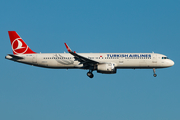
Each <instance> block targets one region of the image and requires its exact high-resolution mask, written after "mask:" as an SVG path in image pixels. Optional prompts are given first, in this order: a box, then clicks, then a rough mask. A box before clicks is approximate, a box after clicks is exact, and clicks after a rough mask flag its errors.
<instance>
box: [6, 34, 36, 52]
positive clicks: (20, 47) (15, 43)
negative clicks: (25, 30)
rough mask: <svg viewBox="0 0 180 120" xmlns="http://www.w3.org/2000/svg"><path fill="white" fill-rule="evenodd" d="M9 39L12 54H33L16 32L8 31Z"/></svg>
mask: <svg viewBox="0 0 180 120" xmlns="http://www.w3.org/2000/svg"><path fill="white" fill-rule="evenodd" d="M8 33H9V38H10V41H11V46H12V50H13V54H15V55H17V54H35V52H33V51H32V50H31V49H30V48H29V47H28V46H27V44H26V43H25V42H24V41H23V39H22V38H21V37H20V36H19V35H18V34H17V33H16V31H8Z"/></svg>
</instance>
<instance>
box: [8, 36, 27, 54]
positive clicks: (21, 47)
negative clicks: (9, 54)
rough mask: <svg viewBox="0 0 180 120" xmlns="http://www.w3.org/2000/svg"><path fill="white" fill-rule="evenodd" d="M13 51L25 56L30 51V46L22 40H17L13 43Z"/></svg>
mask: <svg viewBox="0 0 180 120" xmlns="http://www.w3.org/2000/svg"><path fill="white" fill-rule="evenodd" d="M12 49H13V51H14V52H15V53H16V54H23V53H25V52H26V51H27V50H28V46H27V45H26V44H25V43H24V41H23V40H22V39H21V38H16V39H15V40H14V41H13V42H12Z"/></svg>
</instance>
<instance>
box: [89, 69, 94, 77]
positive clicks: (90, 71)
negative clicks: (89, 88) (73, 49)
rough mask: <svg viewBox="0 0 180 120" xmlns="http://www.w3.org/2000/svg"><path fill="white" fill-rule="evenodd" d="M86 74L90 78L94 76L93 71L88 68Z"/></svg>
mask: <svg viewBox="0 0 180 120" xmlns="http://www.w3.org/2000/svg"><path fill="white" fill-rule="evenodd" d="M87 76H88V77H90V78H93V77H94V75H93V73H92V70H89V72H87Z"/></svg>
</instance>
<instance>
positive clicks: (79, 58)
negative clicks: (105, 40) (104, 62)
mask: <svg viewBox="0 0 180 120" xmlns="http://www.w3.org/2000/svg"><path fill="white" fill-rule="evenodd" d="M64 44H65V46H66V48H67V51H68V52H69V53H70V54H71V55H73V56H74V58H75V60H77V61H79V62H80V64H83V65H85V66H90V65H95V64H98V63H99V62H97V61H94V60H91V59H89V58H86V57H84V56H81V55H78V54H77V53H76V52H75V51H74V52H73V51H72V50H71V49H70V47H69V46H68V45H67V44H66V43H64Z"/></svg>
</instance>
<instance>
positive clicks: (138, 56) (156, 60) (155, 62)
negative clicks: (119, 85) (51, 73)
mask: <svg viewBox="0 0 180 120" xmlns="http://www.w3.org/2000/svg"><path fill="white" fill-rule="evenodd" d="M78 54H79V55H81V56H84V57H86V58H88V59H91V60H94V61H97V62H99V63H112V64H114V67H115V68H118V69H121V68H133V69H136V68H146V69H147V68H165V67H170V66H173V65H174V62H173V61H172V60H170V59H168V58H167V57H166V56H165V55H162V54H157V53H78ZM17 56H19V57H22V58H23V59H14V58H13V57H11V56H9V55H7V56H6V59H10V60H13V61H16V62H21V63H25V64H29V65H34V66H39V67H46V68H56V69H63V68H67V69H73V68H80V69H81V68H82V69H83V68H84V67H83V64H81V63H80V62H78V61H77V60H75V58H74V56H73V55H71V54H69V53H39V54H20V55H17Z"/></svg>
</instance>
